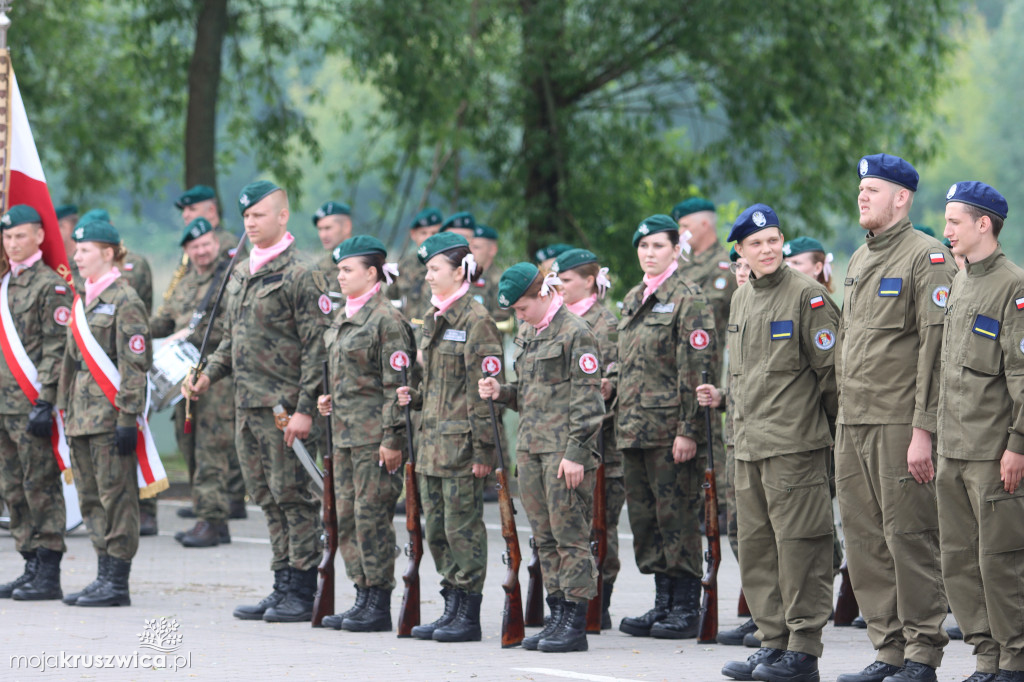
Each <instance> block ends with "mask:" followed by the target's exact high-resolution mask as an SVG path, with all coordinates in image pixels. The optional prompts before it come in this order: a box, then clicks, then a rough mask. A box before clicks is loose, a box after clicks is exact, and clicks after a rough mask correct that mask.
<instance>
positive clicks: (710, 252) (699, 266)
mask: <svg viewBox="0 0 1024 682" xmlns="http://www.w3.org/2000/svg"><path fill="white" fill-rule="evenodd" d="M685 255H686V257H687V258H689V259H690V260H689V261H682V260H680V261H679V270H680V272H682V274H683V277H685V278H686V279H688V280H690V281H692V282H696V283H697V286H699V287H700V290H701V292H702V293H703V294H704V296H705V297H706V298H707V299H708V303H710V304H711V307H712V308H714V311H715V325H716V326H715V331H716V332H718V339H719V341H723V343H724V339H725V325H726V323H727V322H728V321H729V306H730V305H731V304H732V293H733V292H734V291H736V277H735V276H734V275H733V274H732V273H731V272H729V263H730V262H731V261H730V260H729V252H728V251H727V250H726V248H725V247H724V246H722V245H721V244H719V243H717V242H716V243H715V244H714V246H712V247H711V248H709V249H706V250H705V251H703V252H702V253H700V254H696V255H695V254H692V253H691V254H685ZM715 379H716V377H712V383H714V380H715Z"/></svg>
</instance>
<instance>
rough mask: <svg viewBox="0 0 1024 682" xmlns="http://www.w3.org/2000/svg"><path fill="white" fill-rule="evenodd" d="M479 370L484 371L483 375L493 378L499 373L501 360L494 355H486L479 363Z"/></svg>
mask: <svg viewBox="0 0 1024 682" xmlns="http://www.w3.org/2000/svg"><path fill="white" fill-rule="evenodd" d="M480 369H482V370H483V371H484V374H485V375H487V376H489V377H493V376H494V375H496V374H497V373H498V372H500V371H501V359H500V358H499V357H497V356H495V355H488V356H487V357H486V358H484V359H483V362H481V363H480Z"/></svg>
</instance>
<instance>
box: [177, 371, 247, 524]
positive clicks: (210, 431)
mask: <svg viewBox="0 0 1024 682" xmlns="http://www.w3.org/2000/svg"><path fill="white" fill-rule="evenodd" d="M231 387H232V383H231V381H230V380H224V381H219V382H217V383H216V384H213V386H211V387H210V390H209V391H208V392H207V393H206V394H204V395H202V396H200V397H199V400H197V401H194V402H193V403H192V432H191V433H185V430H184V428H183V425H184V423H185V401H184V400H182V401H181V402H179V403H178V404H177V405H175V406H174V424H175V429H174V435H175V438H176V439H177V441H178V450H180V451H181V454H182V456H183V457H184V458H185V464H186V465H187V466H188V480H189V481H190V482H191V484H192V506H193V508H194V509H195V512H196V516H197V517H198V518H200V519H202V520H204V521H208V522H210V523H223V522H224V521H227V520H228V494H227V480H228V469H229V466H230V465H229V460H230V459H235V460H237V459H238V458H237V456H236V455H235V410H234V406H232V405H231V402H233V400H234V398H233V394H232V393H231V391H230V389H231ZM223 389H229V390H228V391H224V390H223ZM225 403H226V407H225ZM239 473H241V472H239Z"/></svg>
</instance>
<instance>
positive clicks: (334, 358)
mask: <svg viewBox="0 0 1024 682" xmlns="http://www.w3.org/2000/svg"><path fill="white" fill-rule="evenodd" d="M386 256H387V249H386V248H385V247H384V244H382V243H381V242H380V240H378V239H376V238H375V237H369V236H365V235H360V236H358V237H353V238H352V239H348V240H346V241H344V242H342V243H341V244H340V245H339V246H337V247H335V249H334V254H333V257H334V260H335V261H337V265H336V268H335V269H336V271H337V273H338V275H337V277H336V278H335V279H336V281H337V282H338V284H339V285H340V286H341V293H342V294H344V295H345V297H346V302H345V307H344V311H343V312H342V313H339V314H338V316H337V317H336V318H335V320H334V323H333V324H332V325H331V328H330V329H328V330H327V332H326V333H325V334H324V344H325V345H326V346H327V355H328V358H329V361H330V364H331V367H330V370H331V372H330V375H331V395H323V396H320V413H321V414H333V415H334V418H333V419H332V420H331V422H332V424H333V428H334V488H335V499H336V502H335V504H336V505H337V516H338V549H339V550H340V551H341V556H342V558H343V559H344V560H345V573H346V574H347V575H348V577H349V579H350V580H351V581H352V582H353V583H354V584H355V588H356V603H355V605H354V606H353V607H352V608H351V609H349V610H348V611H346V612H344V613H339V614H336V615H332V616H327V617H326V618H324V619H323V625H324V627H333V628H334V629H335V630H352V631H355V632H390V631H391V609H390V607H391V591H392V590H394V588H395V551H394V548H395V527H394V525H392V520H393V519H394V516H395V502H396V501H397V500H398V496H399V495H400V494H401V492H402V483H403V477H402V476H401V475H400V471H401V469H402V464H403V454H404V452H405V446H406V433H405V415H404V410H402V409H401V408H400V407H399V406H398V404H397V394H396V392H395V391H396V389H397V388H398V387H399V386H401V385H402V382H401V376H402V375H401V371H402V370H403V369H404V370H407V369H408V368H409V367H410V366H411V365H412V358H414V357H415V354H416V345H415V343H414V342H413V338H412V329H410V327H409V323H408V322H406V321H405V320H404V319H402V315H401V313H399V312H398V310H396V309H395V307H394V306H393V305H391V301H390V300H389V299H388V297H387V296H386V295H385V293H384V291H383V290H382V288H381V287H382V285H383V284H385V283H390V282H391V281H393V276H392V274H391V268H392V266H393V264H386V263H385V262H384V259H385V257H386Z"/></svg>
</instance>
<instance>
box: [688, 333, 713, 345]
mask: <svg viewBox="0 0 1024 682" xmlns="http://www.w3.org/2000/svg"><path fill="white" fill-rule="evenodd" d="M709 343H711V336H710V335H709V334H708V333H707V332H706V331H704V330H703V329H694V330H693V331H692V332H691V333H690V346H691V347H693V348H694V349H696V350H704V349H705V348H707V347H708V344H709Z"/></svg>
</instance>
